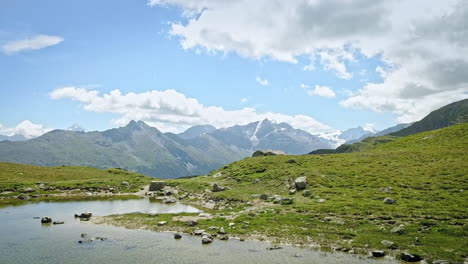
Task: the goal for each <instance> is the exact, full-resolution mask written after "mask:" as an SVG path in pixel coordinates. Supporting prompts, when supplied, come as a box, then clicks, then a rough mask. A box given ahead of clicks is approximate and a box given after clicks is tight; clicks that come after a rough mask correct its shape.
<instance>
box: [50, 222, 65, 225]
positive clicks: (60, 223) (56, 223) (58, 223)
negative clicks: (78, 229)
mask: <svg viewBox="0 0 468 264" xmlns="http://www.w3.org/2000/svg"><path fill="white" fill-rule="evenodd" d="M52 224H54V225H63V224H65V222H64V221H54V222H53V223H52Z"/></svg>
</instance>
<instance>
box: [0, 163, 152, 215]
mask: <svg viewBox="0 0 468 264" xmlns="http://www.w3.org/2000/svg"><path fill="white" fill-rule="evenodd" d="M150 181H151V178H150V177H147V176H144V175H141V174H137V173H133V172H128V171H125V170H121V169H106V170H100V169H95V168H89V167H75V166H60V167H41V166H34V165H26V164H16V163H5V162H0V206H7V205H17V204H23V203H25V202H26V201H24V200H18V199H16V197H17V196H18V195H20V194H27V195H29V196H31V195H37V196H39V197H37V198H33V199H31V200H29V201H51V200H56V201H58V200H62V201H67V200H71V199H72V200H89V199H127V198H135V196H132V195H127V196H126V195H115V196H103V195H97V196H88V195H86V194H85V193H86V192H103V191H108V192H109V190H111V189H110V188H113V191H111V192H109V193H114V194H117V193H132V192H136V191H138V190H140V188H141V187H143V186H144V185H147V184H149V182H150ZM124 182H128V185H126V184H124ZM25 188H32V192H27V193H26V192H25ZM64 192H67V194H72V195H60V196H59V195H57V196H54V195H55V194H60V193H64Z"/></svg>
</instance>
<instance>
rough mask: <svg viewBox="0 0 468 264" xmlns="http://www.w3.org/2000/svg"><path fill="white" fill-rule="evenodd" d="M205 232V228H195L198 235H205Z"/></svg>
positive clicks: (194, 232) (195, 233)
mask: <svg viewBox="0 0 468 264" xmlns="http://www.w3.org/2000/svg"><path fill="white" fill-rule="evenodd" d="M203 233H205V230H203V229H195V230H194V231H193V234H194V235H196V236H201V235H203Z"/></svg>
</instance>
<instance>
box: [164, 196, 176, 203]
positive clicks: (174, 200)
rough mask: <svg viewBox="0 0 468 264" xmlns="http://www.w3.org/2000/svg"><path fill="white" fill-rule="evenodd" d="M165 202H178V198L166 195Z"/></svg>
mask: <svg viewBox="0 0 468 264" xmlns="http://www.w3.org/2000/svg"><path fill="white" fill-rule="evenodd" d="M163 202H164V203H176V202H177V199H176V198H174V197H166V198H164V200H163Z"/></svg>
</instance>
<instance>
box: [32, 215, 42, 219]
mask: <svg viewBox="0 0 468 264" xmlns="http://www.w3.org/2000/svg"><path fill="white" fill-rule="evenodd" d="M40 218H41V217H40V216H34V217H33V219H40Z"/></svg>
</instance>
